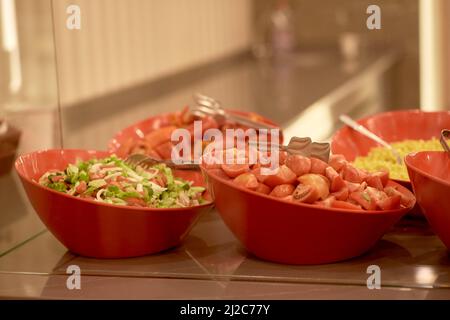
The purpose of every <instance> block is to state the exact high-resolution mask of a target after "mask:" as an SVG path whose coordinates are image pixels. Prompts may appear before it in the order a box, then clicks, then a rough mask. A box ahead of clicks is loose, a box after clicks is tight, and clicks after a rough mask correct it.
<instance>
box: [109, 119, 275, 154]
mask: <svg viewBox="0 0 450 320" xmlns="http://www.w3.org/2000/svg"><path fill="white" fill-rule="evenodd" d="M227 112H231V113H234V114H237V115H240V116H245V117H248V118H252V117H253V118H254V117H256V118H258V119H259V120H260V121H261V122H263V123H267V124H270V125H273V126H276V127H278V125H277V124H276V123H274V122H272V121H271V120H269V119H267V118H265V117H263V116H261V115H258V114H256V113H254V112H245V111H240V110H227ZM176 114H177V112H175V113H163V114H160V115H157V116H153V117H150V118H148V119H145V120H143V121H140V122H137V123H135V124H132V125H131V126H129V127H127V128H125V129H123V130H121V131H119V132H118V133H116V135H115V136H114V137H113V138H112V139H111V140H110V141H109V143H108V150H109V151H110V152H112V153H115V154H116V155H117V156H119V157H124V156H127V155H128V154H126V152H124V150H126V149H127V146H128V145H129V144H130V143H131V142H132V141H137V140H140V139H142V138H143V137H144V136H145V135H146V134H147V133H149V132H151V131H154V130H156V129H159V128H162V127H166V126H168V125H171V123H172V121H173V118H174V116H175V115H176ZM280 142H281V143H282V142H283V132H282V131H281V130H280Z"/></svg>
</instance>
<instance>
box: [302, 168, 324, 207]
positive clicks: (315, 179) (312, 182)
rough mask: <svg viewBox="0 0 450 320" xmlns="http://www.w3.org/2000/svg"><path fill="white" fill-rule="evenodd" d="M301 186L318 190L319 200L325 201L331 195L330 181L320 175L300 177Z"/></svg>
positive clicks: (311, 174)
mask: <svg viewBox="0 0 450 320" xmlns="http://www.w3.org/2000/svg"><path fill="white" fill-rule="evenodd" d="M298 181H299V182H300V184H303V185H307V186H310V187H312V188H314V189H316V191H317V194H318V196H319V199H322V200H324V199H325V198H326V197H328V195H329V194H330V189H329V182H328V179H327V178H325V177H324V176H322V175H320V174H314V173H308V174H304V175H302V176H300V177H298Z"/></svg>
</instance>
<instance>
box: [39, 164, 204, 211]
mask: <svg viewBox="0 0 450 320" xmlns="http://www.w3.org/2000/svg"><path fill="white" fill-rule="evenodd" d="M39 183H40V184H41V185H44V186H46V187H48V188H51V189H53V190H56V191H59V192H64V193H67V194H69V195H73V196H76V197H80V198H88V199H93V200H95V201H99V202H104V203H109V204H116V205H128V206H137V207H150V208H180V207H190V206H196V205H200V204H203V203H205V202H206V200H205V199H203V198H202V194H203V192H204V191H205V188H203V187H197V186H193V185H192V182H190V181H186V180H183V179H181V178H177V177H174V175H173V173H172V170H171V169H170V168H169V167H167V166H166V165H164V164H157V165H154V166H152V167H151V168H150V169H144V168H142V167H140V166H137V167H136V168H132V167H131V166H129V165H128V164H126V163H125V162H124V161H123V160H122V159H119V158H118V157H117V156H115V155H112V156H110V157H107V158H104V159H91V160H88V161H80V160H79V161H77V163H75V164H69V165H68V166H67V168H66V169H65V170H64V171H60V170H50V171H48V172H46V173H45V174H44V175H42V177H41V178H40V179H39Z"/></svg>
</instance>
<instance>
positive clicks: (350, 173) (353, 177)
mask: <svg viewBox="0 0 450 320" xmlns="http://www.w3.org/2000/svg"><path fill="white" fill-rule="evenodd" d="M342 177H343V178H344V180H346V181H348V182H353V183H361V182H363V178H362V177H361V175H360V172H359V171H358V170H357V169H356V168H355V167H354V166H352V165H350V164H347V165H346V166H345V168H344V169H343V170H342Z"/></svg>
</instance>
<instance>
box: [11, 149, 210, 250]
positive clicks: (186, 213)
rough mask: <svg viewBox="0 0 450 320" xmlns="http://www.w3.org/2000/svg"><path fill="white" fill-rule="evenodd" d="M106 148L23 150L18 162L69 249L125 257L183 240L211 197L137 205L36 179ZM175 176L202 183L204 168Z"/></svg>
mask: <svg viewBox="0 0 450 320" xmlns="http://www.w3.org/2000/svg"><path fill="white" fill-rule="evenodd" d="M108 155H109V153H108V152H104V151H87V150H45V151H36V152H33V153H29V154H26V155H22V156H20V157H19V158H18V159H17V160H16V162H15V168H16V171H17V173H18V174H19V176H20V179H21V181H22V184H23V186H24V188H25V191H26V193H27V195H28V198H29V199H30V202H31V204H32V205H33V207H34V209H35V210H36V212H37V213H38V215H39V217H40V219H41V220H42V222H43V223H44V224H45V225H46V226H47V228H48V229H49V230H50V231H51V232H52V233H53V235H54V236H55V237H56V238H57V239H58V240H59V241H61V243H63V244H64V245H65V246H66V247H67V248H68V249H69V250H70V251H72V252H74V253H77V254H79V255H82V256H87V257H95V258H125V257H134V256H141V255H147V254H151V253H156V252H159V251H162V250H165V249H168V248H171V247H174V246H176V245H178V244H180V243H181V241H182V240H183V238H184V237H185V236H186V235H187V234H188V232H189V230H190V229H191V227H192V226H193V224H194V223H195V221H196V220H197V219H198V218H199V216H200V215H201V214H202V213H204V212H206V211H208V210H209V209H211V208H212V206H213V204H212V203H208V204H204V205H200V206H195V207H188V208H173V209H172V208H169V209H154V208H136V207H129V206H116V205H110V204H106V203H99V202H96V201H93V200H89V199H80V198H77V197H74V196H71V195H67V194H64V193H61V192H57V191H55V190H52V189H49V188H47V187H44V186H42V185H40V184H39V183H37V181H38V180H39V178H40V177H41V176H42V175H43V174H44V173H45V172H47V171H48V170H51V169H63V168H65V167H66V166H67V165H68V164H69V163H75V162H76V160H77V159H81V160H88V159H92V158H103V157H106V156H108ZM176 175H177V176H181V177H182V178H184V179H187V180H191V181H194V184H195V185H203V178H202V174H201V172H198V171H197V172H194V171H184V172H183V175H181V174H180V173H179V172H177V173H176Z"/></svg>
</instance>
